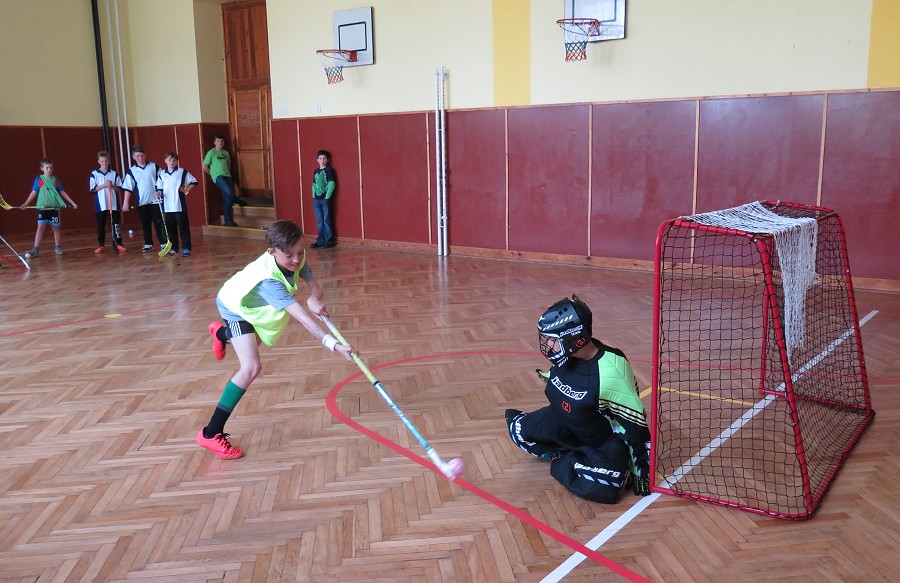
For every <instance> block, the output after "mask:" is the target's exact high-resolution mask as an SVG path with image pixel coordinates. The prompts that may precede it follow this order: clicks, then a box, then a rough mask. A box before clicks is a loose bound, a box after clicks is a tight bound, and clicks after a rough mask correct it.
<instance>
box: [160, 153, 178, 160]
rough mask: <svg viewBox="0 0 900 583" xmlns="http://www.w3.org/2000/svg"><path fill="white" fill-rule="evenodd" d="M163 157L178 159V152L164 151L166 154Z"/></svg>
mask: <svg viewBox="0 0 900 583" xmlns="http://www.w3.org/2000/svg"><path fill="white" fill-rule="evenodd" d="M163 158H171V159H173V160H179V158H178V154H177V153H176V152H166V155H165V156H163Z"/></svg>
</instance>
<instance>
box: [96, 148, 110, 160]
mask: <svg viewBox="0 0 900 583" xmlns="http://www.w3.org/2000/svg"><path fill="white" fill-rule="evenodd" d="M100 158H107V159H109V158H110V155H109V152H107V151H106V150H100V151H99V152H97V159H98V160H99V159H100Z"/></svg>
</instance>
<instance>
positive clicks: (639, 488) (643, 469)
mask: <svg viewBox="0 0 900 583" xmlns="http://www.w3.org/2000/svg"><path fill="white" fill-rule="evenodd" d="M641 454H642V455H638V456H636V457H637V459H635V468H636V469H637V471H636V472H635V474H634V476H632V477H633V478H634V480H633V482H632V484H631V486H632V489H633V490H634V494H635V496H646V495H648V494H649V493H650V442H649V441H648V442H646V443H645V444H644V451H643V452H641Z"/></svg>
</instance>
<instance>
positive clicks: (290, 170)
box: [272, 119, 316, 239]
mask: <svg viewBox="0 0 900 583" xmlns="http://www.w3.org/2000/svg"><path fill="white" fill-rule="evenodd" d="M298 157H299V151H298V149H297V120H295V119H285V120H281V119H276V120H272V171H273V172H274V174H275V185H274V186H275V194H274V199H275V216H276V217H277V218H278V219H280V220H286V221H294V222H295V223H297V224H298V225H300V227H301V228H302V229H303V232H304V233H307V232H309V231H310V225H309V223H308V222H306V223H305V222H304V220H303V216H302V215H301V213H300V208H301V207H300V166H299V162H298V159H299V158H298ZM315 225H316V222H315V220H314V221H313V222H312V227H313V228H314V227H315ZM307 239H308V237H307Z"/></svg>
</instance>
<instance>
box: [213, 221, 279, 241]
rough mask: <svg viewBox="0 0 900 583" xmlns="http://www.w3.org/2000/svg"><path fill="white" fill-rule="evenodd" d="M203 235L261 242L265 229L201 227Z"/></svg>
mask: <svg viewBox="0 0 900 583" xmlns="http://www.w3.org/2000/svg"><path fill="white" fill-rule="evenodd" d="M238 224H240V223H238ZM267 226H268V225H267ZM203 235H204V236H206V237H230V238H232V239H259V240H261V241H265V239H266V231H265V229H261V228H259V227H250V226H247V227H245V226H243V225H242V226H240V227H222V226H219V225H203Z"/></svg>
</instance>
